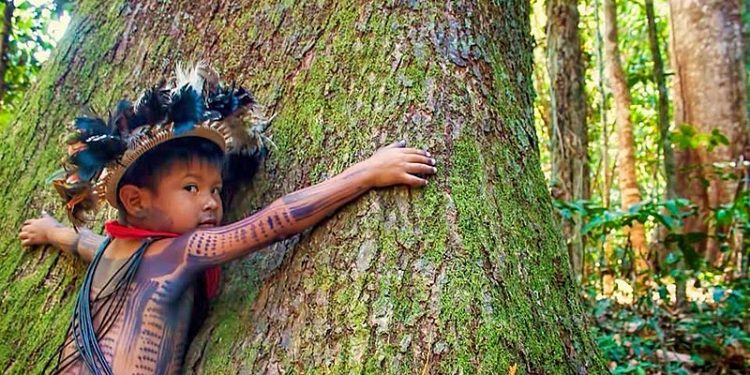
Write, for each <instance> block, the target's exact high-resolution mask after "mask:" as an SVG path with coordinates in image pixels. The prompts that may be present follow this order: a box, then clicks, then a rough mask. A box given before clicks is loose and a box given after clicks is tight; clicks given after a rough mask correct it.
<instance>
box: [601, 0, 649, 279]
mask: <svg viewBox="0 0 750 375" xmlns="http://www.w3.org/2000/svg"><path fill="white" fill-rule="evenodd" d="M603 4H604V6H603V8H604V35H605V37H604V49H605V52H606V65H607V77H608V80H609V85H610V87H611V88H612V94H613V96H614V102H615V116H616V121H617V142H618V149H619V153H618V158H617V170H618V181H619V185H620V196H621V204H622V208H623V209H624V210H627V209H629V208H630V207H631V206H633V205H634V204H637V203H639V202H640V201H641V192H640V190H639V188H638V180H637V177H636V166H635V144H634V143H633V122H632V121H631V118H630V104H631V99H630V88H629V87H628V82H627V79H626V78H625V71H624V70H623V68H622V62H621V57H620V48H619V47H618V45H617V43H618V35H617V4H616V3H615V0H604V3H603ZM629 237H630V242H631V244H632V246H633V250H634V252H635V269H636V272H637V273H639V274H640V273H642V272H643V271H645V270H647V269H648V247H647V244H646V235H645V232H644V229H643V225H641V224H640V223H637V222H636V223H633V225H632V226H631V227H630V230H629Z"/></svg>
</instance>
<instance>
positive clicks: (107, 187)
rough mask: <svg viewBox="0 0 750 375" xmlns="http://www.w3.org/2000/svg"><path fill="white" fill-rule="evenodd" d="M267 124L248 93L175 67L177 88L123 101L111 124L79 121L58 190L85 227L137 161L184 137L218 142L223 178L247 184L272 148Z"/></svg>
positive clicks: (112, 199) (198, 70) (89, 118)
mask: <svg viewBox="0 0 750 375" xmlns="http://www.w3.org/2000/svg"><path fill="white" fill-rule="evenodd" d="M269 124H270V120H268V119H265V118H264V117H263V116H262V115H260V108H259V106H258V105H257V103H256V101H255V98H254V97H253V95H252V94H251V93H250V92H248V91H247V90H245V89H244V88H242V87H236V86H235V85H234V84H232V85H229V86H228V85H224V84H223V83H221V82H220V81H219V75H218V74H217V73H216V72H215V71H214V70H212V69H211V68H209V67H208V66H206V65H205V64H202V63H198V64H197V65H196V66H194V67H192V68H188V69H183V68H182V67H181V66H179V65H178V67H177V71H176V80H175V83H174V84H172V85H168V84H166V83H165V82H164V81H162V82H160V83H158V84H157V85H155V86H153V87H152V88H150V89H148V90H146V91H145V92H143V94H142V95H141V96H140V97H139V98H138V100H136V101H135V104H133V103H131V102H129V101H127V100H121V101H120V102H119V103H118V104H117V106H116V107H115V110H114V112H112V113H111V114H110V116H109V121H104V120H103V119H101V118H100V117H98V116H96V115H94V114H86V115H82V116H79V117H77V118H76V119H75V120H74V121H73V133H72V134H71V136H69V137H68V139H67V140H66V144H67V154H68V155H67V157H66V158H65V159H64V160H63V170H64V172H65V173H64V177H62V178H60V179H56V180H54V181H53V185H54V187H55V189H56V190H57V191H58V193H59V194H60V196H62V198H63V199H64V200H65V205H66V209H67V211H68V216H69V218H70V220H71V221H72V222H73V224H74V225H81V224H83V223H85V222H86V221H87V220H88V217H87V215H88V213H89V212H92V211H93V210H94V209H96V207H97V204H98V202H99V201H100V200H106V201H107V202H108V203H109V204H110V205H112V206H113V207H117V204H118V203H117V185H118V183H119V181H120V179H121V178H122V176H123V174H124V173H125V171H127V169H128V167H130V166H131V165H132V164H133V163H134V162H135V161H136V160H137V159H138V158H139V157H140V156H142V155H143V154H144V153H146V152H147V151H148V150H150V149H152V148H154V147H155V146H157V145H159V144H162V143H164V142H167V141H169V140H172V139H175V138H180V137H201V138H205V139H208V140H210V141H212V142H214V143H216V144H217V145H218V146H219V147H220V148H221V149H222V150H223V151H224V152H226V154H227V161H228V162H227V164H226V165H225V170H224V174H225V178H228V179H230V180H236V177H235V176H237V175H242V176H243V177H244V179H249V178H252V174H253V173H254V172H255V170H256V169H257V165H258V164H259V163H260V161H261V160H262V159H263V158H264V157H265V156H266V153H267V147H266V146H267V145H268V144H271V143H270V140H269V139H268V138H267V137H266V136H265V135H264V134H263V133H264V131H265V130H266V129H267V127H268V125H269ZM238 160H239V161H238ZM238 168H239V169H242V170H237V171H235V169H238Z"/></svg>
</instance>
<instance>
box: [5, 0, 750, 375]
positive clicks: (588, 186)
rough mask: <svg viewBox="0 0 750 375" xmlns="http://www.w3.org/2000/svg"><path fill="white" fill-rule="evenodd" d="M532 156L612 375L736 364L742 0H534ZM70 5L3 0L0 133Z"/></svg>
mask: <svg viewBox="0 0 750 375" xmlns="http://www.w3.org/2000/svg"><path fill="white" fill-rule="evenodd" d="M532 6H533V9H534V11H533V14H532V19H531V22H532V32H533V34H534V35H533V36H534V39H535V40H536V42H537V46H536V49H535V55H534V60H535V63H536V65H535V71H534V78H535V88H536V92H537V96H536V101H535V108H534V109H535V116H536V126H537V134H538V136H539V139H540V145H539V147H540V150H539V152H540V155H541V159H542V162H543V169H544V171H545V174H546V176H547V179H548V183H549V190H550V194H551V195H552V197H553V199H554V201H555V206H556V208H557V210H558V213H559V220H560V224H561V228H562V230H563V232H564V234H565V237H566V240H567V244H568V253H569V257H570V259H571V264H570V265H571V267H572V269H573V271H574V272H575V274H576V276H577V277H578V280H579V281H580V284H581V296H582V298H583V299H584V300H585V302H586V305H587V306H588V308H589V309H588V311H589V314H590V316H591V318H592V320H593V321H594V322H595V323H596V324H595V328H594V329H595V335H596V339H597V343H598V346H599V348H600V349H601V352H602V354H603V355H604V356H605V358H606V359H607V360H608V363H609V368H610V370H611V371H612V372H613V373H616V374H630V373H633V374H641V373H672V374H688V373H747V371H748V366H749V362H750V353H749V352H748V351H750V319H748V315H749V314H750V312H749V311H750V283H749V282H748V281H747V273H748V264H749V261H748V256H750V254H749V253H748V243H749V242H750V212H749V211H748V210H749V209H750V191H748V188H749V187H750V176H748V173H750V160H747V158H748V157H749V156H750V155H748V153H747V141H748V94H747V84H748V82H750V80H748V79H747V74H748V72H750V53H748V48H749V47H750V43H749V42H748V40H749V39H750V29H749V28H748V25H750V22H749V21H750V12H749V10H750V1H747V2H740V1H722V0H713V1H709V0H701V1H687V0H671V1H665V0H637V1H623V0H620V1H614V0H587V1H583V0H582V1H575V0H574V1H565V0H548V1H539V0H532ZM74 9H75V8H74V6H73V5H72V4H70V3H68V2H67V1H54V2H52V1H43V0H37V1H33V2H30V1H18V0H16V1H15V2H12V1H4V2H2V14H3V26H2V30H0V32H2V39H0V54H2V60H0V100H1V101H0V128H2V127H3V126H6V125H7V124H8V122H9V121H10V119H11V118H12V117H13V115H14V108H17V106H18V103H19V101H20V100H22V98H23V94H24V92H25V91H26V90H27V89H28V88H29V86H30V85H31V84H32V83H33V81H34V77H35V75H36V74H37V72H38V71H39V69H40V67H41V65H42V64H43V62H44V60H45V58H46V56H47V55H48V54H49V52H50V50H51V49H53V48H54V44H55V42H56V39H57V38H59V37H60V35H59V34H58V32H59V31H61V30H62V29H63V28H64V24H65V20H66V19H67V17H68V12H70V11H74Z"/></svg>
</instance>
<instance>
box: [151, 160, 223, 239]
mask: <svg viewBox="0 0 750 375" xmlns="http://www.w3.org/2000/svg"><path fill="white" fill-rule="evenodd" d="M220 192H221V170H220V168H219V167H217V166H215V165H212V164H211V163H208V162H205V161H201V160H193V161H190V162H187V163H175V164H174V165H173V166H172V167H171V168H170V169H169V170H168V171H167V173H166V174H164V176H163V177H162V178H161V179H160V180H159V181H158V182H157V184H156V191H154V192H153V193H152V194H151V197H150V198H151V199H149V201H150V202H149V206H150V207H149V210H148V211H149V212H148V219H147V221H148V226H149V227H152V229H155V230H160V231H168V232H172V233H179V234H181V233H185V232H189V231H191V230H193V229H195V228H202V227H213V226H218V225H219V224H220V223H221V218H222V215H223V210H222V205H221V197H220V196H219V193H220Z"/></svg>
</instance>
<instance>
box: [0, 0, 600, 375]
mask: <svg viewBox="0 0 750 375" xmlns="http://www.w3.org/2000/svg"><path fill="white" fill-rule="evenodd" d="M74 14H75V15H76V17H75V20H74V21H73V22H72V24H71V26H70V30H69V32H68V34H67V36H66V37H65V38H64V40H63V41H62V42H61V44H60V46H59V48H58V50H57V51H56V53H55V54H54V56H53V57H52V58H51V61H50V64H49V65H47V66H46V67H45V68H44V70H43V72H42V73H41V74H40V77H39V82H38V83H37V84H36V86H35V87H34V89H33V90H32V91H31V92H30V93H29V94H28V96H27V97H26V98H25V100H23V104H22V107H21V109H20V110H19V116H18V118H17V119H16V120H15V121H13V123H11V124H9V125H8V126H6V127H5V128H3V129H0V136H2V138H3V140H4V141H3V142H2V143H0V163H2V168H0V184H2V189H0V205H1V207H2V211H3V216H2V217H0V230H2V233H4V235H3V237H2V242H0V244H1V246H0V257H1V259H3V261H2V263H0V285H1V286H2V290H3V292H2V293H0V312H1V313H0V368H3V369H4V371H6V372H9V373H20V372H24V373H41V372H42V371H43V368H42V367H43V364H44V362H45V360H46V359H47V358H48V357H49V356H51V355H52V352H53V350H54V348H55V346H56V344H57V343H59V342H60V341H61V339H62V336H63V334H64V331H65V326H66V324H67V322H68V317H69V313H70V310H71V308H72V299H71V297H70V296H71V295H73V294H74V293H75V290H76V285H77V283H78V281H79V279H80V275H81V267H80V265H77V264H74V263H71V262H70V260H69V259H66V258H64V257H63V256H61V255H59V253H58V252H56V251H50V250H36V251H30V252H23V251H22V250H21V249H20V247H19V245H18V243H17V241H16V240H15V239H14V238H12V233H13V232H15V231H16V230H17V228H18V227H19V226H20V224H21V223H22V222H23V220H24V219H25V218H27V217H30V216H33V215H37V214H38V212H39V209H40V208H43V207H47V208H51V207H52V206H53V203H52V202H53V197H52V194H51V193H50V192H48V190H45V188H44V180H45V178H46V177H47V176H48V175H49V174H50V173H51V172H52V171H54V170H55V169H56V168H57V164H58V160H59V158H60V157H61V155H62V150H61V148H60V147H59V142H60V134H61V133H62V132H63V130H64V129H63V128H64V125H65V124H66V123H67V122H68V121H70V120H71V118H72V117H73V116H74V115H75V114H76V113H77V112H78V111H79V109H80V108H81V107H82V106H90V107H91V108H94V109H99V110H100V111H103V110H104V109H106V108H111V106H113V105H114V104H115V103H116V101H117V100H118V99H120V97H121V95H122V94H121V93H130V92H133V91H134V90H135V89H136V88H144V87H145V86H146V85H148V84H149V83H151V82H153V81H154V80H156V79H157V78H158V77H161V76H163V75H165V74H167V73H168V72H169V71H170V70H171V69H172V68H173V67H174V64H175V63H176V62H177V61H186V60H187V61H190V60H198V59H203V60H207V61H209V62H211V63H212V64H213V65H214V66H216V67H217V68H218V69H219V70H220V71H221V72H222V74H223V76H224V77H225V78H226V79H227V80H228V81H230V82H231V81H235V82H237V83H241V84H242V85H243V86H245V87H250V88H253V89H254V91H255V94H256V96H257V98H258V100H259V101H260V102H262V103H266V104H267V106H268V111H269V114H271V113H275V114H276V115H277V116H276V119H275V121H274V123H273V124H272V125H271V132H272V138H273V142H274V143H275V145H276V147H275V148H274V149H273V151H272V153H271V155H269V160H268V162H267V163H266V164H265V167H264V169H262V170H261V172H260V176H259V179H258V180H257V181H256V183H255V184H254V185H253V186H251V187H250V188H249V189H247V190H245V191H242V192H240V193H239V195H237V197H241V198H244V199H241V200H242V202H241V203H239V204H238V205H237V206H236V207H234V209H233V210H232V212H231V215H230V216H233V217H238V216H241V215H245V214H247V213H248V212H251V211H253V210H255V209H257V208H258V207H260V206H262V205H264V204H266V203H269V202H271V201H272V200H273V199H275V198H277V197H278V196H280V195H282V194H284V193H287V192H290V191H293V190H296V189H298V188H301V187H304V186H307V185H310V184H312V183H315V182H317V181H320V180H321V179H324V178H326V177H327V176H332V175H333V174H335V173H337V172H339V171H341V170H342V169H343V168H345V167H346V166H348V165H350V164H351V163H353V162H355V161H357V160H360V159H361V158H363V157H366V156H368V155H370V154H371V153H372V152H373V151H374V150H375V149H376V148H377V147H379V146H380V145H383V144H385V143H387V142H390V141H391V140H394V139H399V138H406V139H408V140H409V142H410V143H411V144H412V145H415V146H419V147H427V148H429V150H430V151H431V152H432V153H433V154H434V157H435V158H436V159H438V161H439V165H440V169H439V174H438V175H437V176H436V178H434V179H431V180H430V184H429V185H428V187H426V188H425V189H421V190H407V189H405V188H399V189H388V190H383V191H374V192H371V193H368V194H366V195H365V196H363V197H362V198H360V199H359V200H358V201H357V202H356V203H353V204H351V205H350V206H348V207H347V208H345V209H343V210H342V211H340V212H338V213H337V214H336V215H334V216H332V217H331V218H330V219H329V220H327V221H326V222H324V223H323V224H321V225H319V226H318V227H316V228H314V229H312V230H310V231H308V232H306V233H305V234H303V235H300V236H297V237H295V238H292V239H289V240H286V241H284V242H281V243H278V244H276V245H274V246H271V247H269V248H268V249H266V250H264V251H262V252H261V253H259V254H256V255H255V256H252V257H249V258H248V259H246V260H244V261H241V262H238V263H235V264H233V265H231V266H229V267H228V268H227V269H226V272H225V279H224V285H223V289H222V295H221V297H220V298H219V300H218V301H216V302H215V304H214V306H213V309H212V313H211V314H210V316H209V318H208V321H207V322H206V323H205V325H204V329H203V330H202V331H201V332H200V333H199V334H198V337H197V339H196V340H195V341H194V342H193V344H192V347H191V348H190V350H189V354H188V360H187V363H186V372H187V373H201V374H222V373H250V374H255V373H264V374H275V373H303V372H304V373H365V374H412V373H419V374H426V373H466V374H469V373H472V374H473V373H503V374H505V373H514V372H516V371H518V372H519V373H520V372H524V373H569V374H579V373H590V374H593V373H605V371H606V370H605V368H604V366H603V364H602V362H601V360H600V358H599V356H598V354H597V349H596V346H595V343H594V342H593V340H592V337H591V332H590V331H589V329H588V327H587V323H586V321H585V319H584V315H583V311H582V309H581V306H580V304H579V302H578V291H577V289H576V283H575V282H574V280H573V278H572V277H571V273H570V269H569V267H567V266H566V265H567V262H568V258H567V253H566V251H565V248H564V244H563V241H562V237H561V235H560V233H559V230H558V229H559V226H558V225H557V224H556V223H555V220H554V216H553V209H552V204H551V200H550V197H549V194H548V192H547V189H546V188H545V184H544V177H543V175H542V173H541V168H540V164H539V157H538V151H537V140H536V135H535V133H534V127H533V119H532V99H533V91H532V83H531V70H532V58H531V55H532V40H531V38H530V33H529V3H528V2H527V1H522V0H513V1H506V2H499V3H498V2H484V1H482V2H473V1H450V2H438V1H419V2H396V3H390V4H379V3H378V4H376V3H375V2H363V3H360V2H350V1H304V2H280V3H272V4H269V3H263V2H257V1H243V0H239V1H238V0H232V1H212V2H196V1H187V0H178V1H171V2H138V1H130V2H122V1H114V0H111V1H106V2H102V1H91V0H82V1H80V2H78V8H77V9H76V10H75V12H74Z"/></svg>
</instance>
